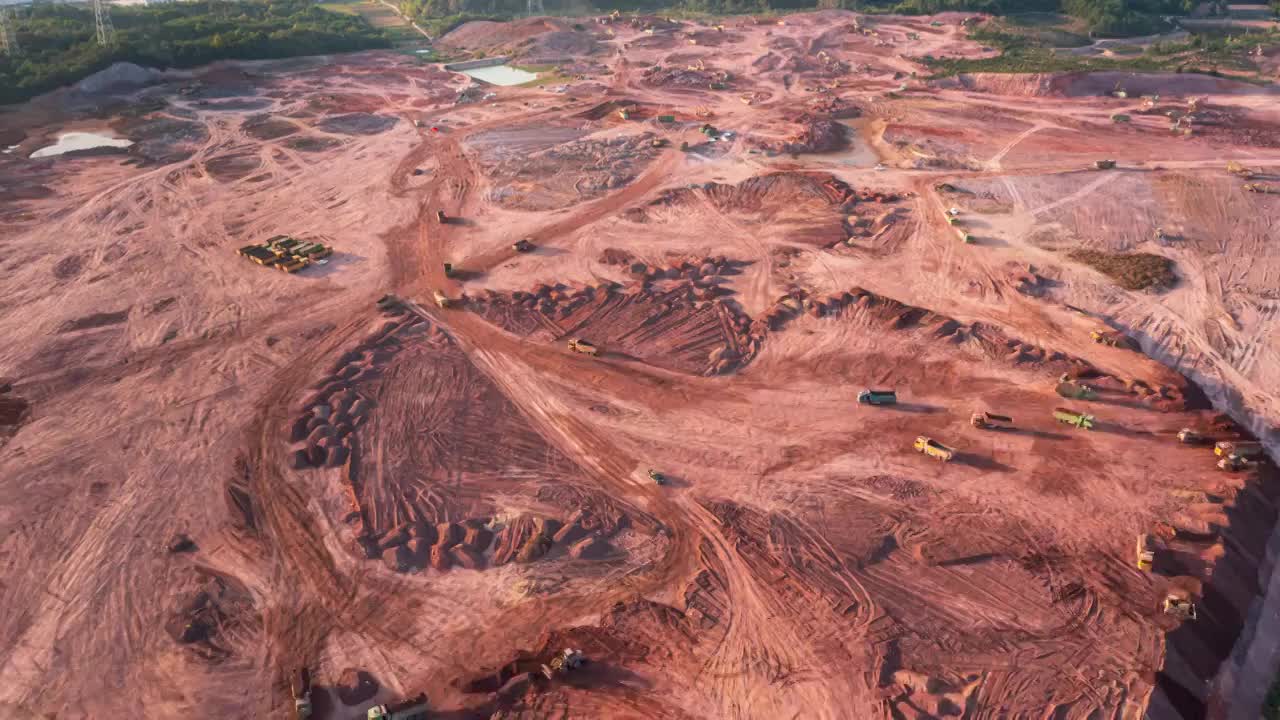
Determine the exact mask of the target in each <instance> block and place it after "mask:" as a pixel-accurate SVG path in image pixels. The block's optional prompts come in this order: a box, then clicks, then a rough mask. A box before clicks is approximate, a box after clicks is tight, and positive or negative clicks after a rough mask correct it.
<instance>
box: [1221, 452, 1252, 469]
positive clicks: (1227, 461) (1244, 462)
mask: <svg viewBox="0 0 1280 720" xmlns="http://www.w3.org/2000/svg"><path fill="white" fill-rule="evenodd" d="M1252 464H1253V461H1251V460H1249V459H1248V458H1246V457H1244V456H1243V455H1236V454H1235V453H1232V454H1230V455H1228V456H1226V457H1224V458H1222V459H1220V460H1218V469H1219V470H1226V471H1227V472H1240V471H1241V470H1244V469H1245V468H1247V467H1249V466H1250V465H1252Z"/></svg>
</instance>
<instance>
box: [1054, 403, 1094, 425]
mask: <svg viewBox="0 0 1280 720" xmlns="http://www.w3.org/2000/svg"><path fill="white" fill-rule="evenodd" d="M1053 419H1054V420H1057V421H1058V422H1060V423H1062V424H1064V425H1071V426H1073V427H1078V428H1082V429H1084V430H1092V429H1093V420H1094V418H1093V416H1092V415H1086V414H1085V413H1082V412H1080V411H1078V410H1072V409H1070V408H1063V407H1060V408H1054V409H1053Z"/></svg>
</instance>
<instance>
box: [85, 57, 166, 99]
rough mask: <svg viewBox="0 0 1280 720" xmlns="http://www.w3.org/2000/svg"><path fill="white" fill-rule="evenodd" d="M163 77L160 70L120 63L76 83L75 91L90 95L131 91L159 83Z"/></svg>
mask: <svg viewBox="0 0 1280 720" xmlns="http://www.w3.org/2000/svg"><path fill="white" fill-rule="evenodd" d="M162 77H163V75H162V74H161V72H160V71H159V70H155V69H152V68H144V67H141V66H139V65H134V64H133V63H127V62H119V63H115V64H114V65H112V66H111V67H108V68H107V69H106V70H100V71H98V72H96V73H94V74H92V75H90V76H89V77H87V78H85V79H83V80H81V81H80V82H78V83H76V84H75V89H76V90H79V91H80V92H83V93H89V94H96V93H105V92H113V91H121V90H131V89H133V88H137V87H141V86H143V85H149V84H151V83H153V82H158V81H159V80H160V79H161V78H162Z"/></svg>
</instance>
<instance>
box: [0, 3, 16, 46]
mask: <svg viewBox="0 0 1280 720" xmlns="http://www.w3.org/2000/svg"><path fill="white" fill-rule="evenodd" d="M16 24H17V23H16V22H15V18H13V17H10V15H9V10H7V9H5V8H0V53H4V54H5V55H8V56H9V57H17V56H18V53H19V52H20V51H19V49H18V33H17V31H16V29H15V28H14V26H15V25H16Z"/></svg>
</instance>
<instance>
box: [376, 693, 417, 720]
mask: <svg viewBox="0 0 1280 720" xmlns="http://www.w3.org/2000/svg"><path fill="white" fill-rule="evenodd" d="M365 717H366V718H367V720H427V695H426V693H418V695H417V697H411V698H409V699H408V700H403V701H401V702H396V703H387V704H385V705H375V706H373V707H371V708H369V713H368V714H367V715H366V716H365Z"/></svg>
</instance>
